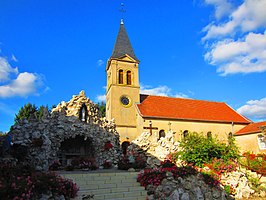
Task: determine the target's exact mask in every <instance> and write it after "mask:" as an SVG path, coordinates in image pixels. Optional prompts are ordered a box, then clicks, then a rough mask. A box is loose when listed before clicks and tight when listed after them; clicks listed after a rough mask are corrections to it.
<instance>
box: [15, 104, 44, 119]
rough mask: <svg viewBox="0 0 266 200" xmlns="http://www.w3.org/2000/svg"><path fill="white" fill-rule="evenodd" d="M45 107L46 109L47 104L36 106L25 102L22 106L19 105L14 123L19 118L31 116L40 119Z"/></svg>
mask: <svg viewBox="0 0 266 200" xmlns="http://www.w3.org/2000/svg"><path fill="white" fill-rule="evenodd" d="M45 109H48V106H40V107H39V108H38V107H37V106H35V105H34V104H31V103H27V104H25V105H24V106H23V107H21V108H20V110H19V111H18V113H17V114H16V116H15V124H17V123H18V122H19V121H20V120H23V119H29V118H30V117H31V116H34V117H35V118H36V119H38V120H40V119H41V117H42V116H43V113H44V110H45ZM48 110H49V109H48Z"/></svg>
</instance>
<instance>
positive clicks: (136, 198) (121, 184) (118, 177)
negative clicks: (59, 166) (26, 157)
mask: <svg viewBox="0 0 266 200" xmlns="http://www.w3.org/2000/svg"><path fill="white" fill-rule="evenodd" d="M137 174H138V173H137V172H125V171H122V172H120V171H103V172H99V171H95V172H75V171H74V172H61V173H60V175H61V176H63V177H65V178H68V179H72V180H73V181H74V182H75V183H76V184H77V185H78V187H79V192H78V196H77V197H76V198H75V200H82V199H83V200H85V199H86V200H89V199H93V200H102V199H108V200H145V199H146V197H147V192H146V191H145V188H144V187H141V186H140V184H139V183H138V182H137ZM90 195H93V198H89V196H90ZM86 196H87V198H85V197H86Z"/></svg>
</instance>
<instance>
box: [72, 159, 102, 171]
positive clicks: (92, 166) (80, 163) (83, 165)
mask: <svg viewBox="0 0 266 200" xmlns="http://www.w3.org/2000/svg"><path fill="white" fill-rule="evenodd" d="M71 166H72V167H73V169H89V170H96V169H98V165H97V163H96V160H95V158H87V157H77V158H74V159H73V160H72V161H71Z"/></svg>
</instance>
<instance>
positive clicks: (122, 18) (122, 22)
mask: <svg viewBox="0 0 266 200" xmlns="http://www.w3.org/2000/svg"><path fill="white" fill-rule="evenodd" d="M124 6H125V4H124V3H121V4H120V9H119V12H120V13H121V24H124V13H125V12H126V10H125V8H124Z"/></svg>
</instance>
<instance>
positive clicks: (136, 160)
mask: <svg viewBox="0 0 266 200" xmlns="http://www.w3.org/2000/svg"><path fill="white" fill-rule="evenodd" d="M146 165H147V161H146V157H145V155H144V154H139V153H136V152H134V151H131V152H129V153H128V154H126V155H122V158H121V159H120V160H119V161H118V169H122V170H128V169H129V168H135V169H144V168H145V167H146Z"/></svg>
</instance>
